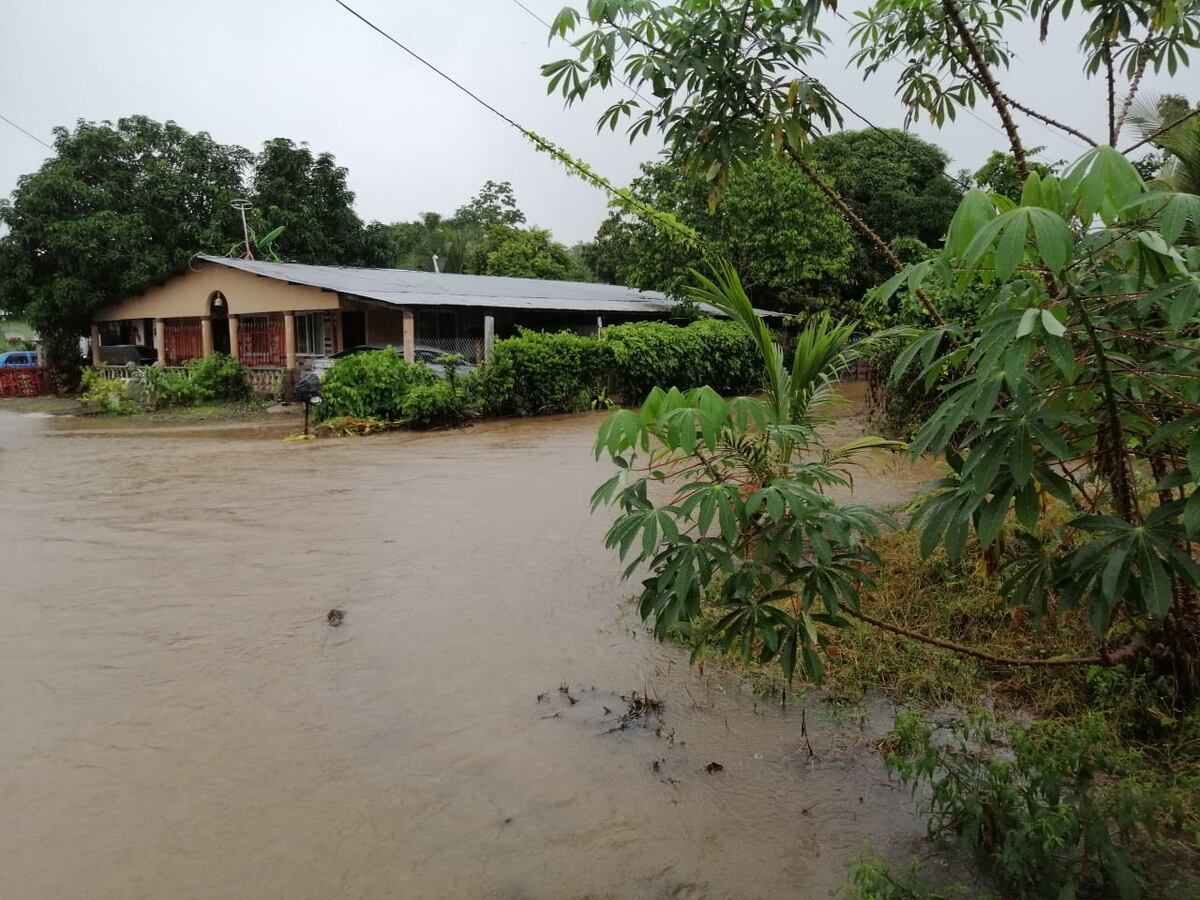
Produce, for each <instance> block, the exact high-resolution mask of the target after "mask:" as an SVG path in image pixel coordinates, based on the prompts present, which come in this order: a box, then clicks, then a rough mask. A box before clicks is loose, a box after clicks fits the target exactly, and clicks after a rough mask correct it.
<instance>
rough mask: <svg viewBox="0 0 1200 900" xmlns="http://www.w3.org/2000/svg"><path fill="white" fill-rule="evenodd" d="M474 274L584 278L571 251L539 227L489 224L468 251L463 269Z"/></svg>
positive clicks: (554, 278)
mask: <svg viewBox="0 0 1200 900" xmlns="http://www.w3.org/2000/svg"><path fill="white" fill-rule="evenodd" d="M465 271H467V272H468V273H470V274H475V275H505V276H508V277H511V278H546V279H552V280H556V281H586V280H588V275H587V272H586V271H585V270H584V269H583V268H582V267H581V266H580V265H579V263H578V261H577V260H576V259H575V257H573V256H572V255H571V252H570V251H569V250H568V249H567V248H566V247H564V246H563V245H562V244H559V243H556V242H555V241H554V240H553V239H552V238H551V236H550V232H549V231H546V230H544V229H540V228H529V229H520V228H513V227H511V226H507V225H493V226H491V227H490V228H489V229H488V230H487V232H486V235H485V236H484V238H483V240H482V241H480V242H479V243H478V244H477V245H476V246H475V247H474V248H473V249H471V250H470V251H469V252H468V255H467V262H466V268H465Z"/></svg>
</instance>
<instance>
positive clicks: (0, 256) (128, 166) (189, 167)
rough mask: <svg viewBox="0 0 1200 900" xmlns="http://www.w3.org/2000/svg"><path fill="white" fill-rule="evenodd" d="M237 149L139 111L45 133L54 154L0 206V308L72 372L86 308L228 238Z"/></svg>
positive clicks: (239, 158) (237, 180)
mask: <svg viewBox="0 0 1200 900" xmlns="http://www.w3.org/2000/svg"><path fill="white" fill-rule="evenodd" d="M248 156H249V155H248V154H247V153H246V151H245V150H243V149H242V148H240V147H232V146H224V145H221V144H218V143H216V142H215V141H213V139H212V138H211V137H210V136H209V135H207V134H205V133H204V132H200V133H197V134H192V133H189V132H187V131H185V130H184V129H182V128H180V127H179V126H178V125H176V124H175V123H174V122H166V123H159V122H155V121H153V120H151V119H148V118H146V117H145V116H133V117H130V118H125V119H120V120H119V121H118V122H117V123H116V124H115V125H114V124H113V123H111V122H101V123H94V122H86V121H83V120H80V121H79V122H78V123H77V125H76V128H75V130H74V131H70V130H68V129H66V128H58V129H56V130H55V147H54V155H53V156H52V157H51V158H50V159H48V160H47V161H46V162H45V163H44V164H43V165H42V167H41V168H40V169H39V170H38V171H37V172H35V173H32V174H29V175H25V176H23V177H22V178H21V179H20V181H19V182H18V185H17V189H16V191H14V192H13V196H12V199H11V200H4V201H0V225H3V226H6V227H7V233H6V234H4V235H3V236H2V237H0V309H4V310H6V311H8V312H10V313H14V314H18V313H19V314H20V315H21V316H22V317H23V318H27V319H28V320H29V321H30V323H31V324H32V325H33V326H34V327H35V328H36V329H37V330H38V332H39V333H40V334H41V336H42V338H43V340H44V341H45V343H46V351H47V356H48V358H49V360H50V362H51V363H52V364H53V365H55V366H56V367H58V368H60V369H62V370H64V371H66V372H68V373H70V372H74V371H75V370H76V369H77V368H78V366H79V349H78V337H79V336H80V335H82V334H84V333H86V331H87V328H88V324H89V322H90V321H91V316H92V313H94V312H95V311H96V310H97V309H99V308H100V307H103V306H105V305H107V304H110V303H113V302H115V301H117V300H119V299H121V298H123V297H126V296H128V295H130V294H133V293H136V292H137V291H140V290H141V289H143V288H144V287H145V286H146V285H147V284H148V283H150V282H151V281H152V280H153V279H156V278H159V277H161V276H162V275H163V274H164V273H168V272H172V271H175V270H177V269H180V268H181V267H182V266H183V265H184V264H185V263H186V262H187V260H188V259H189V258H190V257H191V255H192V254H194V253H197V252H205V251H207V252H213V253H221V252H224V250H225V248H227V247H228V246H229V244H230V242H231V241H232V240H234V238H235V237H236V236H237V235H240V233H241V227H240V224H239V221H238V219H237V213H236V212H235V211H234V210H233V209H232V208H231V207H230V205H229V204H230V201H231V200H232V199H233V198H234V197H236V196H238V195H239V193H240V191H241V170H242V168H243V166H244V165H245V164H246V162H247V160H248Z"/></svg>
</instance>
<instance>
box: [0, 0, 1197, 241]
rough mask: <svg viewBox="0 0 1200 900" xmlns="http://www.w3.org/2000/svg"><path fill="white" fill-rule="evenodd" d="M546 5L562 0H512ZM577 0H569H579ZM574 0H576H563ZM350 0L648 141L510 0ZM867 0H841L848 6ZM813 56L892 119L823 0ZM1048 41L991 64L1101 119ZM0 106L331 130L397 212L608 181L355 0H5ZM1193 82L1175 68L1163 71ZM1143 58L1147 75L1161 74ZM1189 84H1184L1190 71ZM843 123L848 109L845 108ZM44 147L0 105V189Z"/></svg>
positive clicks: (855, 97)
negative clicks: (558, 78)
mask: <svg viewBox="0 0 1200 900" xmlns="http://www.w3.org/2000/svg"><path fill="white" fill-rule="evenodd" d="M522 2H524V4H525V5H526V6H528V7H529V8H530V9H531V10H533V11H534V12H536V13H537V14H538V15H540V16H542V17H543V18H545V19H547V20H549V19H551V18H552V17H553V16H554V14H555V13H556V11H557V10H558V8H559V7H560V6H561V2H560V0H522ZM579 3H582V0H579ZM579 3H577V5H579ZM351 5H352V6H355V7H356V8H357V9H358V10H359V11H360V12H361V13H362V14H363V15H365V16H367V17H368V18H370V19H372V20H374V21H375V22H376V23H377V24H378V25H379V26H380V27H382V28H384V29H385V30H387V31H389V32H391V33H392V34H394V35H395V36H396V37H397V38H398V39H399V40H401V41H404V42H405V43H407V44H408V45H409V46H411V47H412V48H413V49H414V50H415V51H416V52H418V53H420V54H422V55H423V56H425V57H426V58H427V59H429V60H430V61H432V62H433V63H434V64H436V65H437V66H439V67H440V68H442V69H443V70H444V71H446V72H448V73H450V74H451V75H453V76H454V77H456V78H457V79H458V80H459V81H461V82H462V83H463V84H465V85H466V86H467V87H469V88H471V89H472V90H474V91H475V92H476V93H477V94H479V95H480V96H482V97H483V98H484V99H485V100H488V101H489V102H491V103H492V104H493V105H495V106H496V107H498V108H499V109H501V110H502V111H504V112H505V113H507V114H508V115H510V116H511V117H513V118H514V119H516V120H518V121H520V122H522V123H523V124H524V125H526V126H527V127H528V128H530V129H532V130H534V131H536V132H538V133H541V134H544V135H546V136H548V137H550V138H551V139H553V140H554V141H556V142H558V143H559V144H560V145H562V146H563V147H565V148H567V149H568V150H569V151H570V152H571V153H573V154H575V155H576V156H579V157H582V158H583V159H585V160H587V161H588V162H589V163H590V164H591V165H592V166H593V167H594V168H595V169H596V170H597V171H599V172H601V173H602V174H604V175H606V176H608V177H609V178H611V179H612V180H613V181H614V182H616V183H619V184H624V183H626V182H627V181H628V180H629V178H631V177H632V176H633V175H634V174H636V171H637V166H638V163H640V162H642V161H643V160H647V159H650V158H652V157H653V156H654V154H655V153H656V152H657V150H658V144H657V143H656V142H655V141H654V140H648V139H641V140H639V141H638V143H636V144H635V145H633V146H632V147H631V146H630V145H629V143H628V141H627V140H626V138H625V137H624V135H623V134H621V133H620V132H618V133H617V134H612V133H610V132H604V133H603V134H597V133H596V130H595V119H596V116H597V113H598V112H599V110H600V109H601V108H602V107H603V105H604V104H602V103H600V102H595V103H592V102H589V103H588V104H587V105H586V106H584V107H575V108H572V109H570V110H564V109H563V106H562V102H561V99H560V98H559V97H558V96H557V95H555V96H553V97H549V96H547V95H546V91H545V87H544V82H543V80H542V78H541V76H540V75H539V72H538V68H539V66H540V65H541V64H542V63H543V62H546V61H548V60H550V59H556V58H559V57H561V56H564V55H567V54H568V52H569V51H568V47H567V46H566V45H565V44H563V43H561V42H557V41H556V42H555V43H554V44H553V45H550V46H547V40H546V29H545V28H544V26H542V25H541V24H539V23H538V22H537V21H535V20H534V19H533V18H532V17H531V16H530V15H529V14H528V13H527V12H525V11H523V10H522V9H521V8H520V7H519V6H518V5H517V4H516V3H515V2H514V0H392V2H388V0H351ZM863 5H865V4H863V3H854V2H843V3H842V4H841V9H842V11H843V12H844V13H846V14H850V12H851V11H852V10H853V9H854V8H857V7H861V6H863ZM823 27H824V28H825V30H826V31H828V32H829V33H830V34H831V36H832V37H833V38H834V44H835V47H834V48H833V49H832V50H831V51H830V54H829V56H828V57H827V58H826V59H824V60H822V61H820V62H819V63H816V64H814V65H813V66H812V67H811V71H812V73H813V74H816V75H818V76H820V77H822V78H823V79H825V80H826V82H827V83H828V84H829V86H830V87H831V88H832V90H833V91H834V92H835V93H836V94H837V95H838V96H839V97H841V98H842V99H844V100H845V101H846V102H848V103H849V104H851V105H852V106H853V107H854V108H855V109H857V110H858V111H859V112H861V113H862V114H864V115H865V116H867V117H868V118H869V119H871V120H872V121H873V122H875V123H877V124H879V125H885V126H901V125H902V124H903V119H904V115H903V111H902V110H901V109H900V108H899V105H898V104H897V103H896V101H895V99H894V97H893V94H892V92H893V90H894V87H895V84H894V81H890V80H889V79H886V78H884V77H878V76H877V77H876V78H873V79H872V80H871V81H869V82H866V83H864V82H863V80H862V78H861V76H860V74H859V73H858V72H857V71H856V70H853V69H847V68H846V62H847V59H848V56H849V53H848V50H847V49H846V42H845V40H844V35H845V31H846V27H847V26H846V25H845V23H844V22H842V21H841V20H840V19H837V18H834V17H832V16H827V17H826V19H825V22H824V25H823ZM1058 30H1059V34H1058V35H1057V36H1056V37H1054V38H1053V39H1052V40H1051V42H1050V43H1049V44H1047V45H1041V44H1039V43H1038V42H1037V40H1036V33H1035V30H1034V28H1033V26H1030V25H1025V26H1017V28H1016V30H1015V31H1014V32H1013V34H1014V38H1013V50H1014V52H1015V53H1016V55H1017V57H1018V61H1017V63H1016V64H1015V65H1014V67H1013V71H1011V72H1009V73H1007V74H1005V75H1004V76H1003V78H1002V80H1003V82H1004V86H1005V88H1006V90H1007V91H1008V92H1009V93H1010V94H1012V95H1013V96H1015V97H1017V98H1019V99H1023V100H1026V101H1027V102H1029V103H1031V104H1036V105H1038V106H1039V107H1040V108H1041V109H1043V110H1045V111H1047V112H1048V113H1050V114H1051V115H1054V116H1057V117H1059V118H1062V119H1065V120H1067V121H1070V122H1072V123H1073V124H1075V125H1077V126H1078V127H1080V128H1081V129H1082V130H1084V131H1085V132H1088V133H1090V134H1092V135H1093V136H1095V137H1097V138H1100V137H1102V134H1103V131H1104V127H1105V126H1104V123H1103V99H1102V98H1103V94H1102V91H1103V88H1102V85H1101V84H1100V83H1099V82H1096V81H1093V82H1090V83H1089V82H1086V81H1085V80H1084V79H1083V77H1082V76H1081V75H1080V74H1079V70H1080V57H1079V55H1078V53H1077V52H1076V51H1075V45H1076V38H1075V36H1074V35H1068V34H1066V33H1065V32H1064V31H1063V29H1062V28H1061V26H1060V27H1059V29H1058ZM0 32H2V33H3V34H4V36H5V47H4V52H3V53H2V54H0V114H2V115H4V116H7V117H8V118H10V119H12V120H14V121H15V122H17V123H19V124H20V125H22V126H24V127H25V128H27V129H28V130H29V131H31V132H32V133H34V134H35V135H37V136H39V137H40V138H42V139H43V140H45V141H47V142H48V143H49V142H51V133H50V130H51V128H52V127H53V126H55V125H72V124H73V123H74V122H75V120H76V119H79V118H84V119H92V120H100V119H117V118H119V117H121V116H125V115H130V114H134V113H142V114H145V115H148V116H151V117H153V118H155V119H174V120H175V121H177V122H178V123H179V124H180V125H182V126H183V127H185V128H187V129H188V130H191V131H201V130H203V131H208V132H210V133H211V134H212V135H213V137H214V138H216V139H217V140H218V141H221V142H223V143H235V144H241V145H243V146H246V147H249V148H251V149H257V148H258V147H259V146H260V145H261V144H262V142H263V141H265V140H267V139H269V138H272V137H276V136H284V137H289V138H292V139H294V140H297V141H307V142H308V144H309V145H310V146H311V147H312V148H313V149H314V150H315V151H324V150H328V151H329V152H331V153H333V154H334V155H335V156H336V157H337V160H338V162H339V163H340V164H341V165H343V166H346V167H347V168H348V169H349V170H350V186H351V188H352V189H353V190H354V191H355V193H356V194H357V203H356V205H357V209H358V212H359V214H360V215H361V216H362V217H363V218H364V219H367V220H371V219H380V220H383V221H394V220H404V219H411V218H414V217H415V216H417V215H418V214H419V213H420V212H422V211H424V210H437V211H441V212H447V213H448V212H452V211H453V210H454V209H455V208H457V207H458V206H459V205H461V204H462V203H463V202H464V201H466V200H467V199H468V198H469V197H470V196H471V195H472V194H473V193H474V192H475V191H476V189H477V188H478V187H479V186H480V185H481V184H482V183H483V182H484V181H485V180H487V179H489V178H491V179H495V180H505V179H507V180H510V181H512V183H513V185H514V188H515V190H516V194H517V199H518V201H519V203H520V205H521V207H522V208H523V209H524V210H525V212H526V214H527V216H528V217H529V220H530V222H531V223H534V224H537V225H540V226H544V227H548V228H551V229H552V230H553V231H554V233H555V235H556V236H557V237H558V239H559V240H562V241H564V242H566V243H573V242H574V241H577V240H585V239H588V238H590V237H591V236H592V234H593V233H594V231H595V228H596V226H597V225H598V224H599V222H600V221H601V219H602V218H603V217H604V215H605V198H604V196H603V195H602V194H601V193H600V192H599V191H597V190H596V189H594V188H592V187H589V186H587V185H585V184H584V183H582V182H581V181H579V180H578V179H575V178H571V177H570V176H568V175H567V174H566V173H565V172H564V171H563V169H562V168H561V167H560V166H559V165H558V164H557V163H555V162H554V161H553V160H551V159H549V158H547V157H546V156H545V155H544V154H541V153H539V152H537V151H536V150H534V149H533V148H532V146H531V145H530V144H529V143H528V142H527V141H526V140H525V139H524V138H522V137H521V136H520V135H519V134H517V133H516V132H514V131H513V130H512V129H511V128H510V127H509V126H508V125H506V124H504V123H503V122H501V121H500V120H498V119H496V118H495V117H493V116H492V115H491V114H490V113H488V112H487V111H485V110H484V109H482V108H481V107H479V106H477V105H476V104H475V103H474V102H473V101H471V100H470V99H469V98H467V97H466V96H464V95H462V94H461V93H459V92H458V91H457V90H456V89H455V88H454V87H452V86H451V85H449V84H447V83H446V82H444V81H442V80H441V79H439V78H438V77H437V76H436V75H434V74H433V73H432V72H430V71H428V70H427V69H425V68H423V67H422V66H421V65H420V64H418V63H417V62H416V61H414V60H412V59H411V58H409V57H408V56H406V55H405V54H404V53H402V52H401V51H400V50H399V49H397V48H396V47H395V46H393V45H392V44H390V43H388V42H387V41H385V40H384V39H383V38H382V37H380V36H379V35H378V34H376V33H375V32H373V31H371V30H370V29H368V28H367V27H366V26H365V25H363V24H362V23H361V22H359V21H358V20H356V19H354V18H352V17H351V16H350V15H349V14H348V13H346V12H345V11H344V10H343V9H342V8H341V7H339V6H338V5H337V4H336V3H334V2H333V0H288V2H286V3H265V2H246V0H206V2H196V0H107V2H104V3H92V2H82V0H75V2H67V0H3V4H2V11H0ZM1195 83H1196V76H1195V73H1185V74H1184V76H1183V77H1181V78H1178V79H1177V80H1176V82H1175V90H1176V91H1178V92H1186V85H1187V84H1192V85H1194V84H1195ZM1167 87H1168V83H1167V82H1166V81H1165V77H1164V79H1161V80H1160V79H1153V78H1148V79H1147V80H1146V83H1145V88H1144V89H1145V90H1147V91H1148V92H1154V91H1155V90H1160V91H1161V90H1165V89H1167ZM1191 93H1193V94H1194V93H1196V91H1195V90H1194V88H1193V90H1192V91H1191ZM975 113H976V115H977V116H978V117H979V118H978V119H976V118H972V117H971V116H969V115H965V116H962V117H960V119H959V121H958V122H957V123H955V124H953V125H951V126H950V127H949V128H948V129H946V130H944V131H941V132H938V131H937V130H936V129H932V128H929V127H928V126H920V125H919V126H917V127H916V128H915V130H916V131H917V132H918V133H920V134H921V135H922V136H924V137H927V138H929V139H932V140H935V141H937V142H938V143H940V144H942V145H943V146H944V147H946V148H947V150H948V151H949V152H950V154H951V155H952V156H953V158H954V166H955V168H957V167H967V168H971V169H974V168H977V167H978V166H979V164H980V163H982V162H983V160H984V159H985V158H986V157H987V155H988V153H989V152H990V151H991V150H993V149H995V148H997V147H1001V146H1003V145H1004V139H1003V135H1002V134H1000V133H998V131H997V130H996V126H997V124H998V123H997V121H996V117H995V115H994V113H993V112H992V111H991V109H990V108H989V107H983V106H981V107H978V108H977V109H976V110H975ZM846 124H847V127H851V128H853V127H861V123H860V122H858V121H856V120H855V119H854V118H853V117H852V116H849V115H847V123H846ZM1021 124H1022V126H1023V131H1024V134H1025V136H1026V140H1027V142H1028V143H1029V144H1045V145H1046V147H1047V149H1046V151H1045V157H1047V158H1050V159H1060V158H1074V157H1075V156H1076V155H1078V153H1079V152H1080V148H1079V146H1077V145H1076V144H1073V143H1072V142H1071V141H1070V140H1064V139H1062V138H1060V137H1058V135H1057V134H1056V133H1052V132H1050V131H1049V130H1048V129H1046V128H1045V127H1044V126H1041V125H1038V124H1036V123H1033V122H1029V121H1028V120H1023V121H1022V122H1021ZM46 155H47V152H46V149H45V148H44V147H42V146H40V145H38V144H37V143H35V142H34V141H33V140H31V139H30V138H28V137H26V136H24V135H22V134H21V133H20V132H18V131H16V130H15V129H13V128H11V127H10V126H8V125H7V124H4V123H3V122H0V195H7V194H8V193H9V192H10V191H11V190H12V189H13V188H14V187H15V185H16V181H17V178H18V177H19V176H20V175H21V174H22V173H25V172H29V171H33V170H35V169H36V168H37V167H38V166H39V165H40V164H41V163H42V161H43V159H44V158H45V156H46Z"/></svg>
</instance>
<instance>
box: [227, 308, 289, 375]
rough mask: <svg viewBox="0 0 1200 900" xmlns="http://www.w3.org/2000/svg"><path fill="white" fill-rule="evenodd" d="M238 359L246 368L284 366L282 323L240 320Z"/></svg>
mask: <svg viewBox="0 0 1200 900" xmlns="http://www.w3.org/2000/svg"><path fill="white" fill-rule="evenodd" d="M238 359H239V360H241V362H242V364H243V365H246V366H282V365H285V364H286V362H287V360H286V357H285V354H284V344H283V322H281V321H276V320H274V319H267V318H261V319H260V318H254V319H242V321H241V324H240V325H239V327H238Z"/></svg>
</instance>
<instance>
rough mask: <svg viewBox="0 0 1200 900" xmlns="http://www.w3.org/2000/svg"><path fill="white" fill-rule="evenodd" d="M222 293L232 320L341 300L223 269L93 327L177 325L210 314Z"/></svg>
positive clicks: (125, 305)
mask: <svg viewBox="0 0 1200 900" xmlns="http://www.w3.org/2000/svg"><path fill="white" fill-rule="evenodd" d="M216 291H220V292H221V293H222V294H223V295H224V296H225V302H226V304H227V305H228V308H229V313H230V315H248V314H253V313H271V312H285V311H289V310H295V311H296V312H306V311H310V310H322V309H337V308H338V297H337V294H334V293H330V292H329V291H323V290H321V289H320V288H314V287H308V286H307V285H302V284H288V283H287V282H283V281H276V280H275V279H273V278H262V277H259V276H257V275H251V274H250V273H248V272H241V271H238V270H237V269H230V268H227V267H225V266H220V265H205V264H203V263H199V264H197V268H196V269H195V270H193V271H190V272H185V273H184V274H183V275H179V276H177V277H175V278H172V279H170V280H169V281H167V282H165V283H163V284H160V285H157V286H155V287H152V288H150V289H148V290H147V291H146V292H145V293H143V294H139V295H138V296H136V297H130V298H128V299H127V300H124V301H122V302H121V303H118V304H116V305H114V306H109V307H106V308H105V309H102V310H101V311H100V312H98V313H97V314H96V315H95V317H94V318H95V321H97V322H107V321H114V320H119V319H179V318H189V317H193V316H207V315H208V314H209V298H211V297H212V295H213V293H214V292H216Z"/></svg>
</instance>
